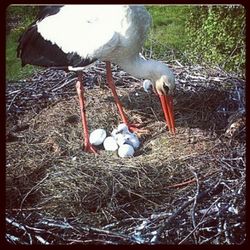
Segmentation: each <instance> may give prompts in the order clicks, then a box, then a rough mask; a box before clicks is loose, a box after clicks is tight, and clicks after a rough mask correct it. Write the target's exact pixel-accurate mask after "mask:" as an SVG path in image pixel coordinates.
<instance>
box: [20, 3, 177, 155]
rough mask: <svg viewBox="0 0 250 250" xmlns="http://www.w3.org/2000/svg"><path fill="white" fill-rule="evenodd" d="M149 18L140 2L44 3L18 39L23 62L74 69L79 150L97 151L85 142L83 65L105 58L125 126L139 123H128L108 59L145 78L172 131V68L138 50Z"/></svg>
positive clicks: (133, 126) (130, 127)
mask: <svg viewBox="0 0 250 250" xmlns="http://www.w3.org/2000/svg"><path fill="white" fill-rule="evenodd" d="M150 24H151V17H150V15H149V13H148V12H147V11H146V9H145V7H143V6H134V5H132V6H128V5H127V6H123V5H63V6H44V7H42V8H41V9H40V12H39V14H38V16H37V19H36V21H34V22H33V23H32V24H31V25H30V26H29V27H28V29H27V30H26V31H25V32H24V34H23V35H22V36H21V37H20V39H19V46H18V48H17V55H18V57H20V58H21V60H22V66H24V65H26V64H32V65H38V66H44V67H56V68H61V69H65V70H74V71H77V73H78V81H77V83H76V88H77V93H78V96H79V102H80V109H81V117H82V124H83V130H84V140H85V142H84V150H85V151H86V152H93V153H96V152H97V151H96V149H95V148H94V146H93V145H91V143H90V142H89V132H88V126H87V119H86V111H85V107H84V96H83V93H84V88H83V79H82V72H81V71H82V69H83V68H84V67H85V66H87V65H90V64H91V63H93V62H95V61H96V60H102V61H105V62H106V70H107V82H108V85H109V87H110V89H111V90H112V93H113V96H114V99H115V102H116V105H117V107H118V110H119V113H120V115H121V118H122V121H123V123H125V124H126V125H127V126H128V128H129V130H130V131H137V130H138V127H139V126H138V125H137V126H136V125H132V124H130V123H129V121H128V119H127V117H126V115H125V113H124V111H123V108H122V104H121V102H120V101H119V99H118V96H117V93H116V89H115V84H114V82H113V79H112V72H111V64H110V62H112V63H114V64H117V65H119V66H120V67H121V68H123V69H124V70H125V71H126V72H128V73H129V74H131V75H133V76H135V77H138V78H142V79H148V80H150V81H151V82H152V84H153V89H154V91H155V92H156V93H157V94H158V95H159V98H160V101H161V105H162V108H163V112H164V116H165V120H166V123H167V126H168V128H169V130H170V132H171V133H174V134H175V124H174V116H173V101H172V97H171V96H169V97H168V94H172V93H173V91H174V89H175V80H174V75H173V73H172V71H171V70H170V69H169V68H168V67H167V66H166V65H165V64H163V63H160V62H157V61H154V60H146V59H145V58H143V57H142V56H141V55H140V50H141V48H142V46H143V43H144V41H145V38H146V35H147V32H148V29H149V26H150Z"/></svg>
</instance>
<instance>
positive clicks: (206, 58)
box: [185, 5, 246, 75]
mask: <svg viewBox="0 0 250 250" xmlns="http://www.w3.org/2000/svg"><path fill="white" fill-rule="evenodd" d="M245 19H246V13H245V9H244V7H243V6H240V5H237V6H236V5H228V6H224V5H223V6H220V5H218V6H192V7H190V8H189V15H188V18H187V20H186V25H185V26H186V32H187V33H186V34H187V36H188V47H186V50H187V51H188V52H189V55H190V57H191V58H192V59H194V60H195V61H198V62H206V63H209V64H212V65H217V66H219V67H221V68H223V69H225V70H226V71H233V72H236V73H238V74H242V75H244V74H245V72H244V71H245V44H246V43H245V29H246V20H245Z"/></svg>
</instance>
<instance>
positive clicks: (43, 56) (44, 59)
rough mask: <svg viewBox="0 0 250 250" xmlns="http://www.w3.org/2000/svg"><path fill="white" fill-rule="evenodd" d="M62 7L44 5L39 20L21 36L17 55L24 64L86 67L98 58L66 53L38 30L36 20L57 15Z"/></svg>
mask: <svg viewBox="0 0 250 250" xmlns="http://www.w3.org/2000/svg"><path fill="white" fill-rule="evenodd" d="M61 7H62V6H52V7H49V6H46V7H43V8H42V9H41V10H40V12H39V13H38V16H37V20H36V21H35V22H33V23H32V24H31V25H30V26H29V28H28V29H27V30H26V31H25V32H24V33H23V34H22V36H21V37H20V38H19V40H18V42H19V45H18V47H17V57H20V58H21V60H22V66H25V65H26V64H32V65H38V66H44V67H68V66H72V67H84V66H87V65H89V64H91V63H93V62H94V61H96V60H97V58H82V57H80V56H79V55H78V54H77V53H65V52H63V51H62V49H61V48H60V47H58V46H57V45H56V44H52V43H51V42H50V41H48V40H45V39H44V38H43V37H42V36H41V34H40V33H39V32H38V31H37V25H36V22H37V21H42V19H44V18H46V17H47V16H49V15H55V14H56V13H58V12H59V11H60V9H61ZM65 35H67V34H65Z"/></svg>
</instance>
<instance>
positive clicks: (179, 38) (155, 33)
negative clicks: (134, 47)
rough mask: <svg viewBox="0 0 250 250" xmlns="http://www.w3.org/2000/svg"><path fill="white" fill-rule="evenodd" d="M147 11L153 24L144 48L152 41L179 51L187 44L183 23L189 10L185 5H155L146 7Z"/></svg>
mask: <svg viewBox="0 0 250 250" xmlns="http://www.w3.org/2000/svg"><path fill="white" fill-rule="evenodd" d="M147 9H148V11H149V13H150V14H151V16H152V20H153V22H152V28H151V31H150V34H149V40H148V41H147V42H146V46H149V44H150V42H151V43H152V41H153V42H156V43H160V44H161V43H162V44H163V43H166V44H167V46H168V47H169V48H174V49H178V50H181V49H182V48H183V46H185V45H186V43H187V34H186V30H185V22H186V16H187V14H188V12H189V8H188V7H187V6H186V5H183V6H181V5H179V6H178V5H176V6H175V5H174V6H170V5H156V6H147Z"/></svg>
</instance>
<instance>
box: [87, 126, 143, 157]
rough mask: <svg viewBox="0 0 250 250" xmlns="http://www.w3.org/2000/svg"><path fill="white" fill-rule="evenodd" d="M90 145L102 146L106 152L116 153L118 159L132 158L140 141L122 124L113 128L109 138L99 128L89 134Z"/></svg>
mask: <svg viewBox="0 0 250 250" xmlns="http://www.w3.org/2000/svg"><path fill="white" fill-rule="evenodd" d="M89 140H90V143H91V144H92V145H94V146H101V145H103V147H104V149H105V150H107V151H117V150H118V151H117V153H118V155H119V156H120V157H132V156H133V155H134V153H135V150H136V149H138V148H139V146H140V141H139V139H138V137H137V136H136V134H135V133H131V132H130V131H129V129H128V126H127V125H126V124H124V123H122V124H120V125H119V126H118V127H117V128H115V129H114V130H113V131H112V132H111V135H110V136H107V132H106V130H105V129H102V128H99V129H96V130H94V131H93V132H91V134H90V137H89Z"/></svg>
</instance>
